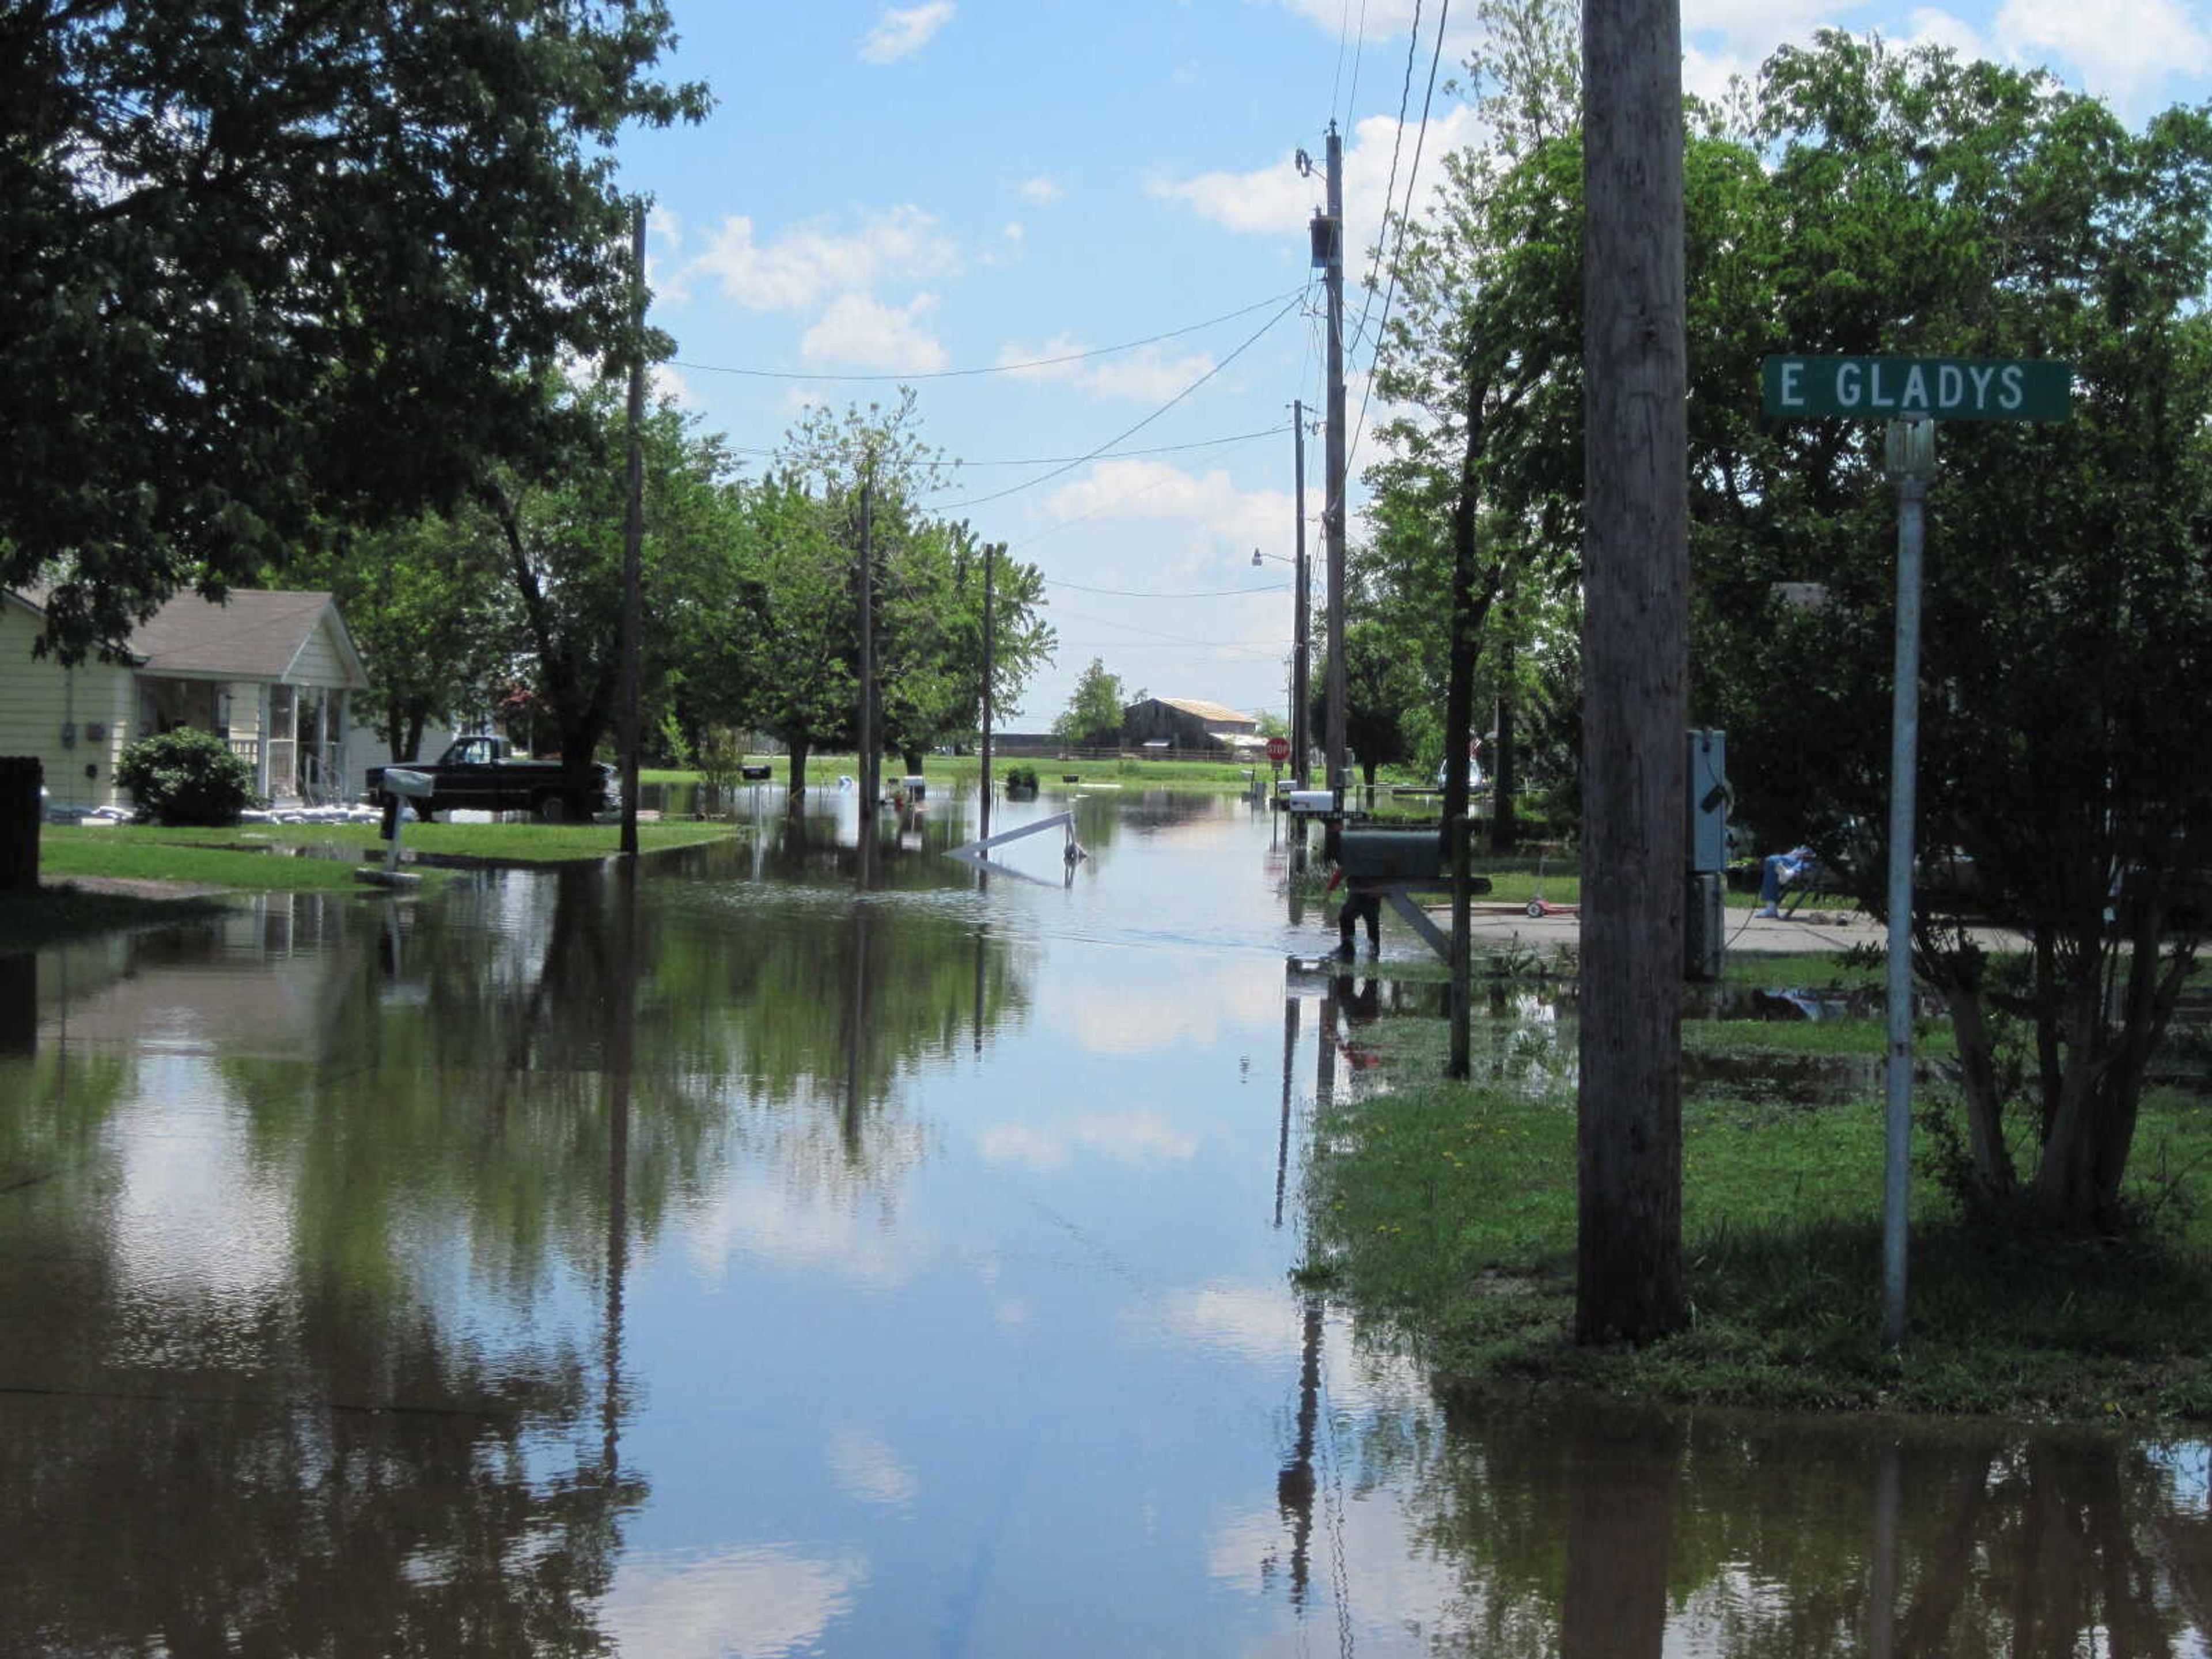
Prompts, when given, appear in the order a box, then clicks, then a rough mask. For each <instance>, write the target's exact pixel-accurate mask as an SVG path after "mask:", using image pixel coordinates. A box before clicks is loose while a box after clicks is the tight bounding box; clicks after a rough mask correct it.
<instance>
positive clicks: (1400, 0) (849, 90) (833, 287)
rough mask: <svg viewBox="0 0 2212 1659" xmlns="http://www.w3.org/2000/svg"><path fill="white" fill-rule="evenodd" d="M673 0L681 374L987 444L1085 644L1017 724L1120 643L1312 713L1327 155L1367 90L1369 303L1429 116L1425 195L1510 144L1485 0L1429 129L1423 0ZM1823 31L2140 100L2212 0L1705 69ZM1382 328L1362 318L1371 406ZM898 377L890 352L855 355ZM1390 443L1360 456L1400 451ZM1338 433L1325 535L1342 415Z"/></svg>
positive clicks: (970, 495)
mask: <svg viewBox="0 0 2212 1659" xmlns="http://www.w3.org/2000/svg"><path fill="white" fill-rule="evenodd" d="M674 9H675V14H676V21H677V29H678V33H679V35H680V37H681V40H680V45H679V46H678V52H677V54H676V56H675V57H674V58H673V59H672V60H671V61H670V62H669V63H667V64H665V68H666V70H667V71H668V72H669V73H670V74H671V75H672V76H678V77H682V78H686V79H692V78H697V79H703V80H705V81H707V82H708V83H709V84H710V85H711V86H712V87H713V88H714V94H715V96H716V98H717V100H718V105H717V108H716V110H715V112H714V115H713V116H712V117H711V118H709V119H708V121H707V122H706V123H705V124H704V125H702V126H697V127H686V128H679V129H677V130H675V131H670V132H665V133H641V134H635V135H633V136H631V137H629V138H628V139H626V140H625V143H624V144H623V150H622V164H623V175H624V181H625V183H626V184H627V185H629V187H631V188H634V189H638V190H641V191H647V192H648V193H650V194H651V195H652V196H653V197H654V199H655V201H656V203H657V208H656V211H655V214H654V216H653V222H652V228H651V233H650V237H649V250H648V251H649V259H650V263H651V270H652V281H653V289H654V295H655V297H654V308H653V320H654V322H655V323H656V324H657V325H659V326H660V327H661V328H663V329H665V331H668V332H669V333H670V334H671V335H672V336H673V337H675V339H676V341H677V345H678V349H677V356H676V361H675V362H674V363H672V364H671V365H669V366H668V367H667V368H665V369H664V371H663V373H662V376H661V380H660V386H661V389H662V390H663V391H664V392H667V393H669V394H670V395H672V396H674V397H676V398H678V399H679V400H680V401H681V402H682V403H683V404H685V405H686V406H687V407H689V408H690V409H692V410H696V411H697V413H698V414H699V415H700V416H701V417H702V420H703V421H704V422H705V424H706V425H707V426H708V428H710V429H712V430H714V431H718V432H720V433H722V434H723V435H725V436H726V438H727V440H728V441H729V442H730V444H731V445H732V447H735V448H736V449H737V450H738V451H739V452H740V453H741V454H743V455H744V457H745V459H747V460H748V461H749V463H750V465H753V466H755V467H757V466H758V465H760V464H761V463H762V461H763V460H764V459H765V456H766V452H768V451H769V450H771V449H773V448H774V447H775V445H776V443H777V442H778V441H779V440H780V439H781V437H782V435H783V434H784V433H785V431H786V430H787V428H788V427H789V426H790V424H791V423H792V422H793V420H794V419H796V418H797V416H798V415H799V412H800V411H801V410H802V409H803V407H804V405H805V404H806V403H807V402H809V401H825V402H828V403H830V404H834V405H838V406H842V405H843V404H847V403H860V404H866V403H868V402H871V401H878V400H881V401H886V402H888V401H890V400H891V399H893V398H896V395H897V388H898V386H899V385H900V383H901V377H904V378H905V380H906V382H907V383H908V384H911V385H913V386H915V388H916V390H917V392H919V394H920V397H921V414H922V417H923V425H924V430H925V432H926V434H927V436H928V438H929V439H930V440H931V441H933V442H934V443H936V444H938V445H939V446H940V447H942V448H943V449H944V450H945V452H946V453H947V454H948V456H949V457H951V458H953V459H957V460H959V461H961V462H963V464H964V465H963V466H962V467H961V468H960V469H959V470H958V471H957V473H956V474H955V475H954V476H953V477H952V479H951V483H949V484H948V486H947V488H946V489H945V492H944V493H943V494H942V495H939V496H937V497H935V498H934V499H933V501H932V503H931V505H932V506H933V508H934V509H935V510H937V511H939V512H941V513H947V514H949V515H964V516H966V517H967V518H968V519H969V521H970V522H971V523H973V524H974V525H975V527H976V529H977V530H978V531H979V532H981V534H982V535H984V536H985V537H987V538H989V539H991V540H994V541H1001V542H1005V543H1006V544H1009V546H1010V549H1011V550H1012V553H1013V555H1014V556H1017V557H1019V558H1022V559H1024V560H1027V561H1030V562H1034V563H1036V564H1037V565H1038V566H1040V567H1041V568H1042V570H1043V572H1044V574H1045V577H1046V579H1047V581H1048V586H1047V589H1046V592H1047V594H1048V597H1049V599H1050V607H1049V610H1050V616H1051V618H1052V620H1053V622H1054V626H1055V627H1056V628H1057V629H1058V631H1059V635H1060V641H1061V643H1060V651H1059V656H1058V660H1057V661H1056V662H1055V663H1054V664H1053V665H1051V666H1049V667H1048V668H1046V669H1044V670H1043V671H1042V672H1040V673H1039V674H1038V676H1037V677H1036V680H1035V681H1034V682H1033V683H1032V684H1031V686H1030V690H1029V693H1028V695H1027V696H1026V698H1025V699H1024V706H1023V708H1021V709H1019V710H1018V711H1009V712H1008V713H1007V714H1005V715H1003V716H1002V722H1003V723H1004V724H1006V725H1008V726H1018V727H1021V728H1033V727H1042V726H1045V725H1048V724H1049V722H1050V721H1051V720H1052V718H1053V717H1054V715H1055V714H1057V713H1058V712H1059V711H1060V709H1061V708H1063V707H1064V706H1065V705H1066V701H1067V698H1068V696H1069V693H1070V692H1071V690H1073V685H1074V683H1075V679H1076V677H1077V676H1078V675H1079V673H1080V672H1081V671H1082V670H1083V667H1084V665H1085V664H1087V663H1088V662H1089V661H1090V660H1091V659H1092V658H1093V657H1097V658H1100V659H1103V661H1104V663H1105V665H1106V666H1107V668H1108V669H1109V670H1110V671H1113V672H1115V673H1116V674H1118V675H1120V676H1121V678H1122V680H1123V682H1124V684H1125V685H1126V686H1127V688H1128V689H1129V690H1131V691H1132V692H1134V691H1136V690H1139V689H1142V690H1149V691H1151V692H1152V694H1154V695H1156V696H1189V697H1205V698H1210V699H1212V700H1214V701H1217V702H1225V703H1229V704H1231V705H1233V706H1235V707H1237V708H1261V707H1267V708H1275V709H1278V710H1279V709H1281V708H1283V707H1284V703H1285V696H1284V686H1285V660H1286V659H1287V655H1288V653H1289V649H1290V641H1291V593H1290V592H1289V576H1290V566H1289V565H1288V564H1286V563H1277V562H1266V563H1263V564H1262V565H1261V567H1260V568H1256V569H1255V568H1254V566H1253V563H1252V553H1253V550H1254V549H1255V548H1258V549H1260V550H1263V551H1264V552H1266V553H1267V554H1269V555H1273V556H1288V555H1289V554H1290V553H1291V549H1292V538H1293V534H1294V525H1295V518H1296V514H1295V512H1294V508H1293V495H1292V487H1291V485H1292V472H1291V468H1292V451H1291V402H1292V400H1293V399H1294V398H1303V399H1304V401H1305V403H1306V404H1307V405H1308V407H1309V409H1310V410H1318V407H1319V405H1320V404H1322V356H1321V343H1322V342H1321V324H1320V320H1319V307H1320V289H1319V287H1318V284H1317V283H1311V286H1310V278H1311V277H1312V276H1313V273H1310V271H1309V270H1308V261H1307V243H1306V230H1305V224H1306V220H1307V218H1308V216H1310V214H1311V213H1312V212H1313V210H1315V209H1316V207H1317V206H1318V205H1319V204H1320V201H1321V180H1320V179H1319V177H1318V175H1317V174H1316V177H1314V178H1312V179H1302V178H1301V177H1299V175H1298V173H1297V171H1296V169H1295V167H1293V165H1292V156H1293V153H1294V152H1295V151H1296V150H1297V149H1301V148H1303V149H1306V150H1308V151H1310V152H1311V153H1312V154H1313V155H1315V156H1316V158H1318V157H1319V155H1320V154H1321V151H1322V138H1323V134H1324V132H1325V131H1326V129H1327V127H1328V123H1329V122H1330V120H1331V119H1332V118H1334V120H1335V121H1336V122H1337V123H1338V125H1339V126H1340V129H1341V130H1342V131H1343V133H1344V137H1345V150H1346V161H1345V176H1346V217H1347V220H1348V227H1347V238H1346V246H1347V249H1348V251H1349V252H1350V254H1351V255H1353V256H1356V264H1354V265H1353V270H1352V277H1351V278H1350V279H1348V281H1347V302H1346V309H1347V313H1348V316H1349V319H1350V322H1351V324H1357V322H1358V319H1359V317H1360V313H1361V311H1362V309H1363V307H1364V305H1365V304H1367V301H1364V299H1363V298H1362V296H1361V295H1360V294H1359V292H1358V288H1357V277H1358V275H1359V274H1363V273H1364V271H1365V270H1366V268H1367V261H1366V258H1365V255H1364V250H1365V249H1366V248H1368V247H1369V246H1371V245H1372V243H1373V241H1374V240H1375V234H1376V227H1377V226H1378V224H1379V222H1380V220H1381V216H1382V204H1383V197H1384V191H1385V186H1386V182H1387V180H1388V179H1389V174H1390V168H1391V159H1392V152H1393V149H1394V140H1397V141H1398V142H1397V143H1396V144H1395V148H1396V150H1397V155H1398V162H1397V165H1398V184H1397V195H1398V198H1399V199H1400V200H1402V199H1403V198H1404V195H1405V191H1406V189H1407V174H1408V173H1409V171H1410V170H1411V169H1412V167H1413V158H1414V151H1415V147H1416V144H1417V143H1418V144H1419V149H1420V163H1419V173H1418V175H1416V176H1415V177H1414V179H1413V191H1414V201H1415V203H1416V204H1417V206H1418V205H1419V204H1420V203H1421V202H1423V201H1425V199H1426V197H1427V196H1428V192H1429V188H1430V186H1431V184H1432V183H1433V181H1434V180H1435V179H1437V178H1438V177H1440V176H1441V170H1440V168H1439V167H1438V166H1437V157H1438V156H1439V155H1440V154H1441V153H1442V151H1443V149H1449V148H1452V147H1456V146H1462V145H1465V144H1468V143H1476V142H1479V141H1480V131H1479V130H1478V128H1477V125H1476V124H1475V122H1474V119H1473V118H1472V115H1471V113H1470V112H1468V110H1467V109H1466V108H1465V107H1464V106H1462V104H1461V103H1460V102H1459V100H1456V99H1454V98H1451V97H1449V96H1447V94H1445V92H1444V90H1443V86H1442V85H1441V82H1442V81H1443V78H1445V77H1446V76H1449V75H1450V74H1451V73H1452V72H1453V70H1455V68H1456V67H1457V66H1458V65H1459V64H1461V63H1462V61H1463V60H1464V58H1465V57H1466V55H1467V52H1468V47H1469V46H1470V45H1471V44H1472V36H1471V34H1470V33H1469V30H1470V29H1471V27H1473V26H1474V5H1473V4H1472V3H1471V0H1456V3H1455V4H1454V5H1453V7H1452V9H1451V12H1450V15H1449V20H1448V21H1447V23H1446V33H1445V39H1444V46H1443V70H1441V72H1440V74H1439V76H1438V81H1439V85H1438V87H1437V92H1436V99H1435V103H1434V106H1433V107H1432V109H1431V113H1430V117H1429V120H1428V123H1427V125H1426V129H1425V131H1424V130H1423V129H1422V126H1421V122H1420V110H1421V103H1422V100H1423V97H1424V94H1425V91H1426V89H1427V87H1428V84H1429V64H1430V60H1431V53H1432V52H1434V50H1435V46H1436V29H1437V19H1438V15H1439V9H1438V6H1437V3H1436V0H1424V3H1423V8H1422V10H1421V12H1420V15H1419V46H1418V49H1417V52H1416V54H1415V61H1414V67H1413V76H1412V89H1411V104H1410V108H1409V109H1408V110H1407V116H1406V121H1405V125H1404V128H1403V131H1402V135H1401V129H1400V124H1399V109H1400V99H1401V94H1402V93H1403V92H1404V90H1405V88H1406V85H1407V61H1408V49H1409V43H1410V42H1412V41H1413V38H1414V30H1415V13H1414V9H1413V3H1412V0H1188V3H1173V0H1124V3H1121V4H1119V5H1115V6H1112V7H1100V6H1080V7H1079V6H1073V5H1067V4H1061V3H1054V0H1024V3H1007V0H918V3H916V4H915V5H912V6H897V5H891V6H884V5H880V4H863V3H845V0H827V3H817V4H814V5H811V6H805V7H770V6H732V5H729V4H726V3H714V0H676V3H675V7H674ZM1824 25H1832V26H1837V27H1848V28H1850V29H1853V30H1857V31H1869V30H1876V31H1879V32H1880V33H1882V34H1883V35H1885V36H1886V37H1887V38H1889V39H1891V40H1899V41H1911V40H1922V39H1934V40H1942V41H1943V42H1945V43H1947V44H1949V45H1952V46H1957V47H1959V48H1960V49H1961V50H1963V51H1966V52H1971V53H1974V54H1976V55H1980V56H1986V57H1990V58H1996V59H1998V60H2000V61H2004V62H2012V63H2018V64H2039V65H2042V66H2044V67H2046V68H2048V69H2050V70H2051V71H2052V72H2053V73H2054V74H2056V75H2057V76H2059V77H2060V78H2061V79H2062V80H2063V81H2065V82H2068V83H2069V84H2070V85H2073V86H2075V87H2077V88H2086V89H2087V90H2088V91H2091V92H2093V93H2095V94H2098V95H2100V96H2102V97H2104V98H2106V99H2107V100H2109V101H2111V102H2112V104H2113V106H2115V107H2116V108H2117V109H2118V110H2119V111H2120V112H2122V113H2123V114H2124V115H2125V116H2126V117H2128V118H2130V120H2140V119H2141V118H2142V116H2144V115H2145V114H2147V113H2148V112H2150V111H2152V110H2154V109H2156V108H2159V107H2162V106H2165V105H2166V104H2169V103H2172V102H2176V101H2191V102H2194V101H2197V100H2202V99H2203V98H2205V97H2206V96H2207V95H2208V90H2209V88H2208V82H2212V7H2208V6H2207V5H2206V4H2204V3H2198V0H1975V3H1971V4H1959V5H1954V6H1951V7H1948V8H1937V7H1930V6H1913V5H1895V4H1890V3H1886V0H1876V3H1860V4H1850V3H1843V4H1835V3H1823V0H1685V6H1684V31H1685V35H1684V53H1685V56H1684V76H1685V79H1686V82H1687V83H1688V84H1689V85H1690V86H1691V87H1692V88H1696V89H1700V90H1709V91H1711V90H1718V89H1719V88H1721V87H1723V85H1725V83H1726V81H1727V79H1728V77H1729V75H1730V74H1731V73H1743V74H1749V73H1750V72H1751V71H1752V70H1754V69H1755V68H1756V66H1757V64H1759V61H1760V60H1761V59H1762V58H1764V57H1765V55H1766V54H1767V53H1768V52H1771V50H1772V49H1773V48H1774V47H1775V46H1778V45H1780V44H1782V43H1783V42H1784V41H1787V40H1802V39H1805V38H1807V37H1808V36H1809V34H1810V33H1811V32H1812V31H1813V30H1814V28H1817V27H1822V26H1824ZM1309 286H1310V293H1309V292H1308V290H1309ZM1302 295H1304V301H1302V300H1301V297H1300V296H1302ZM1377 308H1378V309H1379V306H1378V307H1377ZM1200 325H1203V326H1200ZM1370 335H1371V327H1370ZM1162 336H1167V337H1164V338H1161V337H1162ZM1255 336H1256V337H1255ZM1146 340H1149V341H1152V343H1150V344H1146V345H1142V346H1139V347H1138V348H1137V349H1133V350H1127V351H1115V352H1111V353H1108V354H1105V355H1100V356H1089V357H1084V358H1080V359H1079V360H1078V361H1074V362H1061V363H1058V364H1056V365H1054V366H1051V367H1048V368H1029V369H1024V370H1023V371H1021V372H1018V373H991V374H969V373H963V372H961V371H972V370H977V369H993V368H999V367H1000V366H1002V365H1006V364H1028V363H1034V362H1037V361H1038V360H1040V359H1046V358H1055V357H1067V356H1071V355H1072V354H1076V353H1082V352H1086V351H1097V350H1098V349H1101V348H1107V347H1115V346H1119V345H1122V344H1124V343H1130V342H1135V341H1146ZM1369 352H1370V341H1369V339H1368V338H1365V337H1360V338H1353V339H1350V340H1348V342H1347V355H1348V358H1349V362H1348V370H1347V372H1348V377H1349V380H1350V383H1351V386H1352V395H1351V398H1350V404H1351V410H1352V416H1353V417H1354V419H1355V421H1356V419H1357V417H1358V412H1359V410H1360V405H1361V398H1362V392H1363V390H1364V385H1365V368H1366V365H1367V361H1368V356H1369ZM740 370H741V371H749V372H746V373H733V372H731V371H740ZM861 375H878V376H885V377H889V378H884V379H878V380H840V379H836V378H834V377H836V376H861ZM931 376H937V377H939V378H930V377H931ZM1201 382H1202V383H1201ZM1193 388H1194V389H1193ZM1752 395H1755V390H1754V389H1753V388H1747V396H1752ZM1178 398H1180V401H1176V399H1178ZM1170 404H1172V406H1169V405H1170ZM1369 412H1370V417H1371V416H1373V414H1374V413H1375V412H1376V411H1374V410H1371V409H1370V411H1369ZM1147 417H1151V418H1149V420H1148V419H1147ZM1315 418H1316V419H1317V418H1318V416H1317V414H1316V417H1315ZM1139 422H1146V424H1145V425H1143V427H1142V428H1141V429H1140V430H1137V431H1135V432H1133V433H1132V434H1131V435H1128V436H1127V437H1126V438H1124V439H1122V440H1121V441H1120V442H1118V443H1109V441H1111V440H1114V439H1115V438H1116V436H1117V435H1120V434H1122V433H1123V432H1124V431H1125V430H1127V428H1132V427H1135V426H1137V424H1138V423H1139ZM1353 441H1354V445H1355V452H1354V459H1353V471H1354V472H1355V474H1356V473H1357V471H1358V467H1359V465H1360V464H1361V463H1362V462H1363V461H1364V460H1365V459H1370V458H1371V456H1372V453H1373V448H1372V445H1371V443H1370V442H1369V441H1366V440H1365V438H1364V434H1363V433H1361V432H1359V431H1358V429H1357V428H1355V430H1354V436H1353ZM1102 447H1104V448H1105V449H1106V452H1107V453H1104V454H1103V455H1101V456H1099V458H1098V459H1092V460H1085V461H1082V462H1081V463H1080V464H1079V465H1073V466H1067V465H1064V464H1065V463H1066V462H1067V461H1069V460H1072V459H1075V458H1078V457H1084V456H1088V455H1091V454H1092V453H1094V452H1097V451H1100V450H1101V449H1102ZM1135 451H1153V452H1158V453H1130V452H1135ZM1307 462H1308V471H1307V478H1308V493H1307V501H1306V508H1307V513H1308V516H1309V519H1310V520H1312V521H1313V522H1311V523H1310V526H1309V538H1310V545H1311V546H1312V548H1313V549H1314V550H1315V551H1316V554H1317V553H1318V549H1319V538H1318V524H1317V520H1318V515H1319V513H1320V478H1321V440H1320V438H1319V436H1318V435H1317V434H1316V435H1313V436H1312V437H1310V439H1309V441H1308V455H1307ZM1016 463H1028V464H1027V465H1017V464H1016ZM1048 475H1049V476H1048ZM985 497H992V498H993V499H988V500H986V499H984V498H985ZM1359 501H1360V495H1359V492H1358V489H1357V485H1356V483H1355V486H1354V489H1353V492H1352V507H1353V511H1354V513H1357V511H1358V504H1359ZM1354 534H1355V537H1356V535H1357V531H1356V530H1355V532H1354ZM1101 589H1103V590H1110V591H1108V592H1099V591H1097V590H1101ZM1318 607H1319V585H1318V582H1316V610H1318ZM1318 636H1319V629H1318V625H1316V638H1318Z"/></svg>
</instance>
